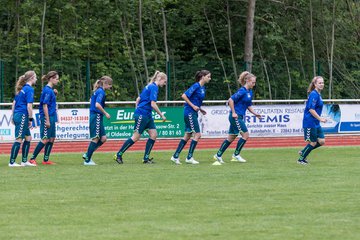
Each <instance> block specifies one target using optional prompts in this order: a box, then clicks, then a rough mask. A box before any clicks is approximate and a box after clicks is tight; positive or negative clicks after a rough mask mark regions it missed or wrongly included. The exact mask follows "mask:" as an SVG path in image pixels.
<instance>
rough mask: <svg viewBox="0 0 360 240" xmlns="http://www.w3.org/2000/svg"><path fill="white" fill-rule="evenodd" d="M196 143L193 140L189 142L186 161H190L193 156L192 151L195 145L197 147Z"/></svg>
mask: <svg viewBox="0 0 360 240" xmlns="http://www.w3.org/2000/svg"><path fill="white" fill-rule="evenodd" d="M197 143H198V142H197V141H195V140H192V141H191V144H190V148H189V153H188V156H187V159H190V158H192V156H193V154H194V150H195V148H196V145H197Z"/></svg>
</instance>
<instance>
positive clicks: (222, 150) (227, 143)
mask: <svg viewBox="0 0 360 240" xmlns="http://www.w3.org/2000/svg"><path fill="white" fill-rule="evenodd" d="M230 143H231V142H229V141H228V140H227V139H225V141H224V142H223V143H222V144H221V147H220V149H219V151H218V152H217V156H218V157H221V156H222V155H223V153H224V152H225V150H226V149H227V148H228V147H229V146H230Z"/></svg>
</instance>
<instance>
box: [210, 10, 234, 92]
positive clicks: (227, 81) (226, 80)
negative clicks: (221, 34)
mask: <svg viewBox="0 0 360 240" xmlns="http://www.w3.org/2000/svg"><path fill="white" fill-rule="evenodd" d="M204 15H205V18H206V22H207V24H208V27H209V30H210V35H211V40H212V42H213V45H214V49H215V53H216V57H217V58H218V59H219V61H220V65H221V68H222V70H223V72H224V78H225V82H226V84H227V87H228V91H229V94H230V96H231V89H230V84H229V80H228V78H227V76H226V71H225V66H224V63H223V61H222V59H221V57H220V56H219V52H218V50H217V47H216V43H215V38H214V33H213V31H212V28H211V25H210V21H209V18H208V16H207V14H206V9H205V8H204Z"/></svg>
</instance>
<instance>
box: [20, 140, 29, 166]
mask: <svg viewBox="0 0 360 240" xmlns="http://www.w3.org/2000/svg"><path fill="white" fill-rule="evenodd" d="M29 150H30V142H29V141H26V140H25V141H24V142H23V145H22V150H21V151H22V162H26V161H27V158H28V155H29Z"/></svg>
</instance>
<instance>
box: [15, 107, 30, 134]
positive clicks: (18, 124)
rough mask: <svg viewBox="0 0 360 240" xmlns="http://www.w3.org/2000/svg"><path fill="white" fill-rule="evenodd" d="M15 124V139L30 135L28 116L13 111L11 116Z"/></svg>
mask: <svg viewBox="0 0 360 240" xmlns="http://www.w3.org/2000/svg"><path fill="white" fill-rule="evenodd" d="M13 121H14V124H15V139H18V138H21V139H24V138H25V137H26V136H31V134H30V129H29V116H28V115H25V114H23V113H15V114H14V116H13Z"/></svg>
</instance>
